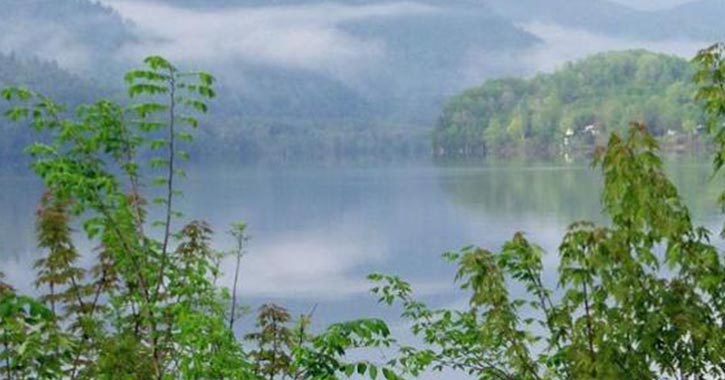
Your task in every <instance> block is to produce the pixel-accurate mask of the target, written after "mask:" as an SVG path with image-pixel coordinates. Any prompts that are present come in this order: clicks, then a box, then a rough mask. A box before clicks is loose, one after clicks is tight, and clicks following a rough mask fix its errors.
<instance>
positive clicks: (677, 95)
mask: <svg viewBox="0 0 725 380" xmlns="http://www.w3.org/2000/svg"><path fill="white" fill-rule="evenodd" d="M692 75H693V68H692V67H691V65H690V64H689V63H688V62H687V61H686V60H684V59H680V58H677V57H674V56H668V55H662V54H655V53H650V52H646V51H642V50H637V51H626V52H614V53H604V54H598V55H594V56H592V57H589V58H587V59H584V60H581V61H579V62H575V63H570V64H567V65H566V66H565V67H564V68H562V69H561V70H559V71H557V72H555V73H553V74H541V75H538V76H536V77H534V78H532V79H513V78H512V79H500V80H492V81H489V82H486V83H485V84H483V85H482V86H481V87H477V88H474V89H471V90H468V91H466V92H464V93H463V94H461V95H458V96H456V97H454V98H452V99H451V100H450V101H449V102H448V104H446V106H445V107H444V110H443V113H442V115H441V117H440V119H439V122H438V125H437V127H436V129H435V132H434V134H433V145H434V150H435V152H436V154H437V155H438V156H443V157H478V156H485V155H509V154H512V153H515V152H526V153H535V154H547V155H550V154H556V153H559V152H560V151H561V150H562V149H565V148H566V149H568V147H571V146H575V147H576V146H581V145H582V144H591V143H593V142H595V141H596V140H597V138H599V137H601V136H606V135H608V134H609V133H610V132H613V131H622V130H623V129H624V128H626V127H627V125H628V124H629V123H630V122H632V121H640V122H643V123H645V124H646V125H648V126H649V128H650V130H651V131H652V133H653V134H654V135H655V136H658V137H661V136H665V135H667V136H693V135H695V134H696V133H697V132H698V127H699V126H700V125H701V124H702V122H703V117H702V112H701V111H700V109H699V108H698V106H697V104H696V103H695V101H694V98H693V96H694V91H695V88H694V86H693V84H692V83H691V79H692Z"/></svg>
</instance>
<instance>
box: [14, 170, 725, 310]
mask: <svg viewBox="0 0 725 380" xmlns="http://www.w3.org/2000/svg"><path fill="white" fill-rule="evenodd" d="M668 170H669V172H670V173H671V174H672V177H673V179H674V180H675V182H676V183H677V184H678V186H679V188H680V190H681V192H682V194H683V196H684V198H685V200H686V202H687V204H688V205H690V206H691V207H692V208H693V214H694V215H695V217H696V220H698V221H699V222H702V223H704V224H706V225H707V226H708V227H710V228H711V229H713V230H716V231H719V228H720V225H721V223H722V221H721V217H720V212H719V208H718V207H717V206H716V203H715V200H716V199H717V196H718V193H719V190H720V189H722V188H725V187H724V186H720V185H718V184H722V181H719V182H717V183H714V182H713V180H711V179H710V176H711V165H710V164H709V163H708V162H705V161H701V160H693V159H672V160H669V161H668ZM0 186H2V192H0V270H2V271H4V272H5V273H6V274H7V275H8V277H9V280H10V283H12V284H14V285H16V286H18V287H19V288H20V289H23V290H27V291H32V278H33V275H32V269H31V266H32V262H33V260H35V259H36V258H37V257H38V252H37V249H36V248H35V242H34V238H33V223H34V221H33V214H34V210H35V205H36V203H37V200H38V197H39V195H40V192H41V188H40V184H39V182H38V181H37V180H36V179H34V178H33V177H30V176H22V175H21V176H18V175H0ZM182 188H183V190H184V197H183V200H182V201H181V202H182V203H183V204H184V207H183V211H184V212H185V214H186V215H187V219H204V220H207V221H209V222H210V223H211V224H212V226H214V227H215V230H216V231H217V234H216V239H215V245H216V247H217V248H219V249H229V248H231V247H232V240H231V238H230V237H228V236H227V235H226V234H225V231H226V228H227V226H228V225H229V224H230V223H232V222H235V221H245V222H247V223H248V224H249V233H250V236H251V240H250V241H249V243H248V246H247V247H248V252H247V256H246V257H245V258H244V261H243V269H242V272H241V289H242V292H241V295H242V300H241V301H242V303H244V304H247V305H251V306H255V307H256V306H259V305H260V304H261V303H263V302H268V301H273V302H278V303H281V304H284V305H287V306H289V307H290V308H291V309H292V310H293V312H295V313H303V312H306V311H307V310H310V309H311V308H313V307H314V306H315V305H317V309H316V310H317V311H316V317H317V318H318V320H322V321H331V320H341V319H347V318H356V317H360V316H390V315H391V314H390V313H392V311H391V310H389V309H387V308H385V307H383V306H377V305H376V301H375V299H374V298H373V297H372V296H371V295H370V294H369V291H368V289H369V288H370V284H369V283H368V282H367V280H366V275H367V274H369V273H371V272H384V273H389V274H399V275H401V276H402V277H404V278H406V279H408V280H410V281H411V282H412V283H413V284H414V287H415V289H416V291H417V292H418V294H420V295H421V296H422V297H423V298H424V299H426V300H428V301H429V302H431V303H434V304H438V305H454V304H456V303H459V302H462V300H463V297H462V294H460V293H456V292H455V290H456V288H455V286H454V284H453V274H454V268H453V267H452V266H450V265H449V264H447V263H445V262H444V261H443V260H442V259H441V257H440V256H441V254H442V253H444V252H446V251H448V250H454V249H458V248H461V247H463V246H466V245H469V244H477V245H481V246H484V247H487V248H491V249H498V248H499V247H500V246H501V245H502V243H503V242H504V241H506V240H507V239H508V238H510V237H511V236H512V235H513V234H514V233H515V232H517V231H524V232H526V233H527V235H528V236H529V237H530V239H531V240H532V241H534V242H536V243H538V244H540V245H541V246H543V247H544V248H546V249H547V250H549V251H550V252H554V250H555V249H556V247H557V246H558V244H559V242H560V239H561V236H562V234H563V233H564V231H565V230H566V227H567V226H568V225H569V224H570V223H571V222H573V221H576V220H583V219H587V220H594V221H597V222H602V223H606V218H604V217H603V216H602V215H601V212H600V209H601V208H600V206H599V197H600V188H601V186H600V177H599V175H598V174H597V173H596V172H595V171H593V170H592V169H590V168H589V166H588V165H579V164H560V163H517V162H499V163H488V164H481V165H476V166H473V165H435V164H432V163H419V164H410V163H406V164H392V163H391V164H387V165H377V166H369V167H368V166H355V167H334V166H333V167H322V166H306V167H296V168H292V167H285V168H269V167H238V166H231V165H206V167H204V168H199V167H197V168H191V170H189V178H188V179H186V180H185V181H184V182H183V185H182ZM555 264H556V258H555V255H551V256H550V257H549V258H548V259H547V265H548V266H549V268H552V267H553V266H554V265H555ZM226 267H227V268H229V269H230V270H231V268H233V266H232V262H231V261H229V262H228V265H227V266H226ZM550 273H551V270H550ZM231 280H232V273H227V275H226V276H225V277H224V279H223V281H224V283H225V284H231Z"/></svg>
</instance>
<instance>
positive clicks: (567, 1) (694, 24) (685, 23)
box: [482, 0, 725, 41]
mask: <svg viewBox="0 0 725 380" xmlns="http://www.w3.org/2000/svg"><path fill="white" fill-rule="evenodd" d="M482 1H483V2H484V3H485V4H487V5H488V6H490V7H491V8H493V9H495V10H496V11H497V12H498V13H499V14H501V15H502V16H504V17H507V18H510V19H512V20H515V21H517V22H532V21H539V22H550V23H556V24H559V25H562V26H567V27H572V28H579V29H584V30H588V31H592V32H595V33H601V34H604V35H609V36H623V37H629V38H634V39H653V40H662V39H694V40H706V41H711V40H713V41H714V40H716V39H722V38H725V26H724V25H723V23H722V20H723V18H724V17H725V1H721V0H700V1H695V2H693V3H687V4H683V5H681V6H678V7H675V8H673V9H664V10H652V11H645V10H635V9H632V8H629V7H626V6H624V5H622V4H619V3H615V2H612V1H608V0H517V1H511V0H482Z"/></svg>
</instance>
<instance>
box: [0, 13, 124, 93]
mask: <svg viewBox="0 0 725 380" xmlns="http://www.w3.org/2000/svg"><path fill="white" fill-rule="evenodd" d="M0 9H2V12H0V51H2V52H4V53H10V52H12V53H15V54H16V55H18V56H22V57H30V58H40V59H43V60H47V61H55V62H58V63H59V64H61V65H62V66H63V67H64V68H66V69H72V70H74V71H76V72H78V73H80V72H83V73H95V74H103V75H96V77H97V78H105V79H109V78H110V77H116V76H117V75H119V74H120V73H122V71H123V70H124V67H123V66H124V65H122V64H121V63H120V62H118V61H117V57H116V54H117V52H118V50H119V49H120V48H122V46H123V45H124V43H128V42H130V41H132V40H133V38H134V36H133V34H132V33H131V31H130V30H129V24H128V21H125V20H123V18H121V16H120V15H119V14H118V13H117V12H116V11H114V10H113V9H112V8H110V7H108V6H104V5H102V4H100V3H99V2H96V1H89V0H0Z"/></svg>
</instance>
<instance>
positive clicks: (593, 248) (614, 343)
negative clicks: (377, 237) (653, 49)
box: [370, 44, 725, 380]
mask: <svg viewBox="0 0 725 380" xmlns="http://www.w3.org/2000/svg"><path fill="white" fill-rule="evenodd" d="M695 63H696V64H697V66H698V73H697V76H696V81H697V83H698V85H699V91H698V99H700V100H701V101H702V103H703V104H704V108H705V112H706V114H707V116H708V126H709V130H710V132H711V133H712V134H713V135H714V137H715V142H716V144H717V147H718V148H719V151H718V152H717V153H716V156H715V170H716V172H717V171H719V170H720V169H721V168H722V167H723V166H724V165H725V123H724V121H725V45H722V44H718V45H714V46H712V47H710V48H708V49H705V50H703V51H701V52H700V53H699V54H698V56H697V58H696V59H695ZM650 74H652V72H651V70H649V71H648V75H650ZM593 166H594V167H596V168H597V169H599V170H600V171H601V173H602V177H603V181H604V190H603V195H602V205H603V208H604V211H605V212H606V213H607V214H608V216H609V218H610V220H611V223H610V224H608V225H605V226H597V225H595V224H594V223H591V222H586V221H583V222H576V223H573V224H572V225H571V226H570V227H569V229H568V231H567V232H566V234H565V236H564V237H563V240H562V243H561V245H560V246H559V250H558V257H557V259H558V260H557V263H558V264H557V271H556V279H555V280H554V281H547V280H546V277H545V276H544V268H545V261H544V259H543V258H544V255H545V252H544V250H543V249H542V248H541V247H539V246H537V245H536V244H534V243H532V242H530V241H529V240H528V239H527V238H526V236H525V234H524V233H521V232H519V233H516V234H515V235H514V237H513V238H512V239H511V240H510V241H508V242H507V243H505V244H504V246H503V248H502V249H501V250H500V251H490V250H487V249H484V248H480V247H474V246H470V247H466V248H463V249H462V250H460V251H455V252H450V253H447V254H445V255H444V257H445V258H446V259H447V260H448V261H451V262H453V263H455V264H456V265H457V267H458V272H457V276H456V280H457V282H458V283H459V284H460V287H461V289H462V290H463V291H464V292H466V294H467V297H468V301H469V302H468V306H467V307H464V308H461V309H445V308H431V307H429V306H427V305H426V304H424V303H422V302H420V301H418V300H416V298H415V297H414V295H413V289H412V288H411V286H410V285H409V284H408V283H407V282H405V281H403V280H402V279H400V278H398V277H395V276H388V275H382V274H374V275H371V276H370V279H371V280H372V281H374V282H376V283H377V284H378V285H377V286H376V287H375V288H374V289H373V292H374V293H375V294H376V295H377V296H378V297H379V300H380V302H382V303H385V304H394V303H397V304H400V305H401V306H402V310H403V312H402V317H403V318H405V319H406V320H408V321H409V323H410V325H411V332H412V333H413V334H414V335H415V336H417V337H419V338H420V339H421V340H422V342H423V343H424V344H423V345H422V346H420V347H415V346H405V347H401V348H400V351H399V357H398V362H399V363H400V364H401V366H402V370H403V372H404V373H407V374H411V375H413V376H417V375H418V374H420V373H422V372H423V371H426V370H438V371H441V370H444V369H455V370H460V371H464V372H466V373H468V374H469V375H471V376H474V377H476V378H479V379H491V380H494V379H495V380H512V379H529V380H544V379H564V380H579V379H614V378H625V377H631V378H637V379H677V380H689V379H693V380H694V379H723V378H725V298H723V294H725V259H724V258H723V253H722V251H720V250H719V248H718V247H717V246H716V245H715V244H714V243H713V242H712V240H713V239H714V237H713V236H712V233H711V232H710V231H709V230H707V229H706V228H705V227H701V226H697V225H695V224H694V223H693V221H692V219H691V216H690V212H689V210H688V208H687V207H686V206H685V205H684V204H683V202H682V200H681V198H680V196H679V194H678V192H677V189H676V188H675V186H674V185H673V184H672V183H671V182H670V181H669V179H668V178H667V176H666V175H665V172H664V169H663V164H662V161H661V160H660V158H659V146H658V143H657V141H656V139H655V137H654V136H653V135H652V134H651V133H650V132H649V131H648V129H647V127H646V126H645V125H644V124H642V123H633V124H632V125H631V126H630V129H629V131H628V132H627V134H626V136H624V137H622V136H620V135H619V134H617V133H614V134H612V135H611V137H610V138H609V141H608V143H607V145H606V147H601V148H598V149H597V151H596V153H595V155H594V160H593ZM722 199H725V195H724V196H723V197H722ZM722 199H721V201H722ZM512 289H521V290H522V293H523V294H522V295H521V296H519V295H518V292H515V291H513V290H512Z"/></svg>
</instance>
